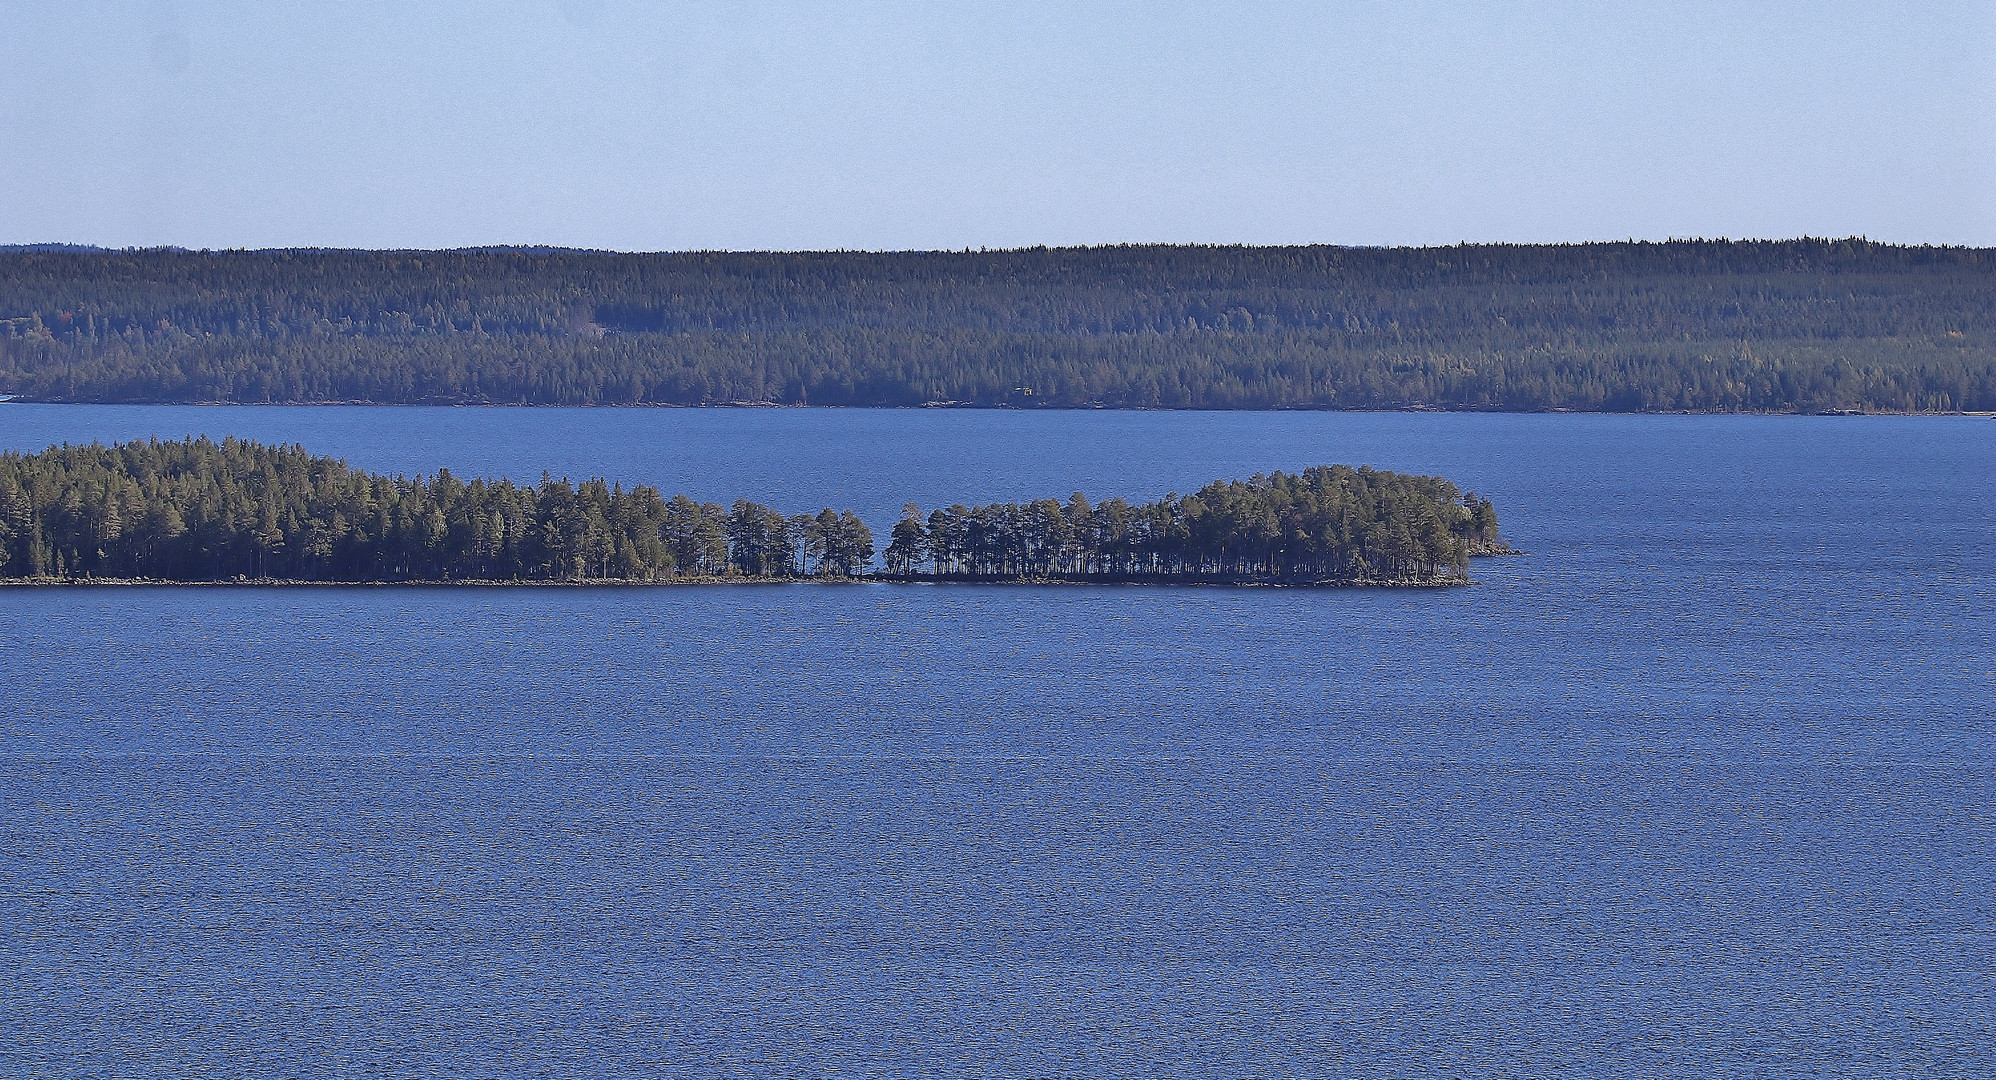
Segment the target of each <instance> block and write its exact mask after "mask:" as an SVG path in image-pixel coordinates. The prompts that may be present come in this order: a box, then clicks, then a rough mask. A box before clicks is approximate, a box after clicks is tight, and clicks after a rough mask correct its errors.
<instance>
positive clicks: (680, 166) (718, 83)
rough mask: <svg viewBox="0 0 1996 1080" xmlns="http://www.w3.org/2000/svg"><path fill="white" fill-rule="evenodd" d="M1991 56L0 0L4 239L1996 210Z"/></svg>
mask: <svg viewBox="0 0 1996 1080" xmlns="http://www.w3.org/2000/svg"><path fill="white" fill-rule="evenodd" d="M1992 56H1996V2H1992V0H1977V2H1966V3H1964V2H1945V0H1942V2H1935V3H1922V4H1904V3H1888V2H1879V3H1854V2H1839V0H1823V2H1817V3H1799V2H1797V3H1754V2H1743V0H1732V2H1726V3H1703V2H1698V3H1633V2H1625V3H1537V4H1510V3H1502V2H1489V0H1485V2H1463V3H1455V2H1433V3H1424V2H1415V0H1401V2H1395V3H1342V2H1324V3H1277V2H1251V0H1250V2H1235V3H1229V4H1188V3H1166V2H1142V0H1127V2H1100V3H1087V2H1068V3H1050V2H1042V0H1011V2H1007V3H991V4H983V3H936V2H929V3H889V2H874V0H847V2H843V3H797V2H780V0H772V2H768V3H763V4H732V3H718V2H716V3H644V4H639V3H623V2H620V0H566V2H540V3H516V4H499V3H475V4H474V3H463V4H453V3H421V2H401V3H371V2H341V3H302V2H296V0H265V2H259V3H200V2H193V0H179V2H172V0H159V2H150V3H97V2H90V0H78V2H64V3H55V2H51V0H31V2H22V0H0V243H9V242H13V243H18V242H29V241H69V242H78V243H96V244H107V245H116V246H124V245H154V244H179V245H184V246H188V247H264V246H289V245H333V246H358V247H446V246H461V245H471V244H498V243H520V244H561V245H574V246H585V247H605V248H620V249H627V250H652V249H673V248H829V247H853V248H935V247H963V246H965V245H970V246H977V245H989V246H994V247H995V246H1001V245H1003V246H1015V245H1025V244H1039V243H1045V244H1084V243H1107V242H1118V241H1199V242H1215V243H1231V242H1247V243H1258V244H1274V243H1308V242H1329V243H1346V244H1416V243H1453V242H1455V241H1459V240H1472V241H1477V240H1515V241H1557V240H1596V239H1619V238H1622V237H1628V236H1635V237H1647V238H1656V239H1662V238H1666V237H1671V236H1721V235H1724V236H1794V235H1801V234H1813V235H1849V234H1866V235H1870V236H1872V237H1874V238H1879V239H1887V240H1895V241H1909V242H1934V243H1970V244H1979V245H1996V60H1992V59H1991V58H1992Z"/></svg>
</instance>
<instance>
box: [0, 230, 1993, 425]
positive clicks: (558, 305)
mask: <svg viewBox="0 0 1996 1080" xmlns="http://www.w3.org/2000/svg"><path fill="white" fill-rule="evenodd" d="M9 394H11V395H15V396H17V397H18V398H20V399H23V400H30V401H48V402H240V403H265V402H375V403H433V404H444V403H451V404H467V403H469V404H480V403H483V404H536V405H635V404H670V405H716V404H782V405H852V406H860V405H864V406H918V405H955V406H1009V407H1061V408H1090V407H1096V408H1198V409H1393V408H1445V409H1505V410H1545V409H1571V410H1608V411H1679V410H1686V411H1693V412H1727V411H1769V412H1820V411H1852V410H1859V411H1904V412H1923V411H1950V410H1990V409H1996V251H1990V250H1985V249H1972V248H1948V247H1902V246H1894V245H1887V244H1876V243H1871V242H1868V241H1865V240H1860V239H1849V240H1817V239H1804V240H1788V241H1752V242H1746V241H1740V242H1732V241H1672V242H1669V243H1634V242H1631V243H1610V244H1576V245H1551V246H1528V245H1465V246H1458V247H1448V248H1347V247H1331V246H1315V247H1266V248H1263V247H1203V246H1168V245H1152V246H1115V247H1096V248H1066V249H1046V248H1034V249H1022V250H1007V251H989V252H985V251H975V252H973V251H963V252H898V253H868V252H793V253H782V252H775V253H768V252H765V253H754V252H748V253H727V252H687V253H663V254H620V253H614V252H591V251H572V250H559V249H478V250H456V251H338V250H275V251H215V252H208V251H182V250H173V249H160V250H128V251H104V250H94V249H67V248H14V249H5V250H0V395H9Z"/></svg>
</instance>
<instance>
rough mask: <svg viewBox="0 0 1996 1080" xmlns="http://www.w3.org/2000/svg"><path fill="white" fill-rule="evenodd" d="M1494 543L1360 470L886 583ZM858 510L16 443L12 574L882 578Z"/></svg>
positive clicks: (1289, 481)
mask: <svg viewBox="0 0 1996 1080" xmlns="http://www.w3.org/2000/svg"><path fill="white" fill-rule="evenodd" d="M1499 548H1500V543H1499V541H1498V536H1497V515H1496V511H1495V509H1494V508H1493V507H1492V505H1491V504H1490V502H1489V500H1487V499H1481V498H1478V497H1476V496H1474V495H1463V494H1461V493H1460V492H1458V491H1457V490H1456V488H1455V486H1454V485H1453V484H1450V483H1449V482H1448V481H1446V480H1442V479H1440V478H1437V477H1428V476H1404V475H1401V474H1397V473H1389V472H1376V471H1374V470H1371V469H1351V468H1346V467H1344V466H1333V467H1323V468H1313V469H1306V470H1304V471H1303V472H1302V473H1301V474H1300V475H1293V476H1292V475H1288V474H1284V473H1280V472H1277V473H1272V474H1270V475H1267V476H1256V477H1254V478H1252V479H1250V480H1246V481H1240V482H1222V483H1215V484H1211V485H1209V486H1207V487H1205V488H1203V489H1201V490H1200V491H1198V492H1197V493H1195V494H1193V495H1189V496H1185V497H1182V498H1181V497H1179V496H1177V495H1171V496H1167V497H1166V498H1164V499H1163V500H1160V501H1158V502H1154V503H1148V504H1144V505H1140V506H1133V505H1131V504H1129V503H1127V502H1125V501H1123V500H1121V499H1111V500H1109V501H1107V502H1104V503H1101V504H1100V505H1091V504H1090V503H1089V501H1088V499H1087V498H1086V497H1085V496H1083V495H1081V494H1080V493H1078V492H1077V493H1076V494H1075V495H1073V496H1072V497H1071V498H1070V499H1069V500H1068V502H1067V503H1066V504H1065V505H1062V504H1061V503H1059V502H1055V501H1053V500H1051V499H1048V500H1042V501H1040V502H1034V503H1030V504H1026V505H1024V506H1018V505H1012V504H994V505H989V506H979V507H976V508H974V509H973V508H969V507H964V506H952V507H949V508H948V509H944V510H937V511H935V512H934V513H932V514H929V515H928V516H927V517H923V516H922V515H921V513H920V511H919V509H918V508H916V507H914V506H913V505H912V504H911V505H910V506H909V507H908V508H907V510H906V512H905V514H904V517H903V520H902V521H901V522H900V524H898V525H896V526H895V527H894V531H893V543H892V544H890V545H889V547H888V550H887V552H886V560H887V573H886V574H885V575H882V576H885V577H889V578H893V579H900V580H909V579H916V578H929V579H938V580H965V579H968V580H986V581H989V580H1005V581H1052V580H1156V581H1222V582H1234V583H1245V582H1284V583H1308V584H1361V583H1369V584H1400V585H1408V584H1457V583H1461V582H1463V581H1466V580H1467V567H1468V558H1469V557H1470V556H1471V555H1474V554H1479V553H1488V552H1493V551H1496V550H1498V549H1499ZM873 558H874V541H873V533H872V531H871V530H870V529H869V528H868V527H867V525H866V523H865V522H863V521H862V520H860V518H859V517H858V516H857V515H855V514H854V513H853V512H851V511H849V510H848V511H843V512H840V511H834V510H832V509H830V508H827V509H824V510H821V511H819V512H817V513H815V514H798V515H795V516H785V515H784V514H782V513H779V512H777V511H775V510H772V509H770V508H769V507H766V506H762V505H760V504H758V503H754V502H750V501H749V500H747V499H738V500H736V501H735V503H734V504H733V506H732V507H730V508H723V507H722V506H721V505H719V504H717V503H700V502H695V501H694V500H692V499H689V498H687V497H686V496H684V495H679V496H674V497H673V498H671V499H666V498H664V497H662V496H661V495H660V494H659V492H658V491H657V490H656V489H653V488H649V487H643V486H638V487H632V488H629V489H625V488H623V487H622V486H621V485H611V484H607V483H605V482H604V481H602V480H600V479H597V480H589V481H586V482H584V483H582V484H580V485H574V484H570V483H569V482H568V481H566V480H555V479H552V478H550V477H543V478H542V480H541V482H540V483H539V484H537V485H531V486H527V485H516V484H513V483H511V482H509V481H504V480H501V481H498V482H488V481H485V480H471V481H469V482H467V481H464V480H460V479H458V478H457V477H455V476H452V475H451V474H450V473H449V472H447V471H446V472H439V473H437V474H436V475H435V476H430V477H417V478H415V479H405V478H402V477H387V476H378V475H372V474H368V473H364V472H359V471H356V470H353V469H350V468H348V467H347V466H346V465H345V464H344V463H343V462H340V461H337V460H335V459H332V458H325V457H315V456H313V455H311V454H309V453H307V452H306V451H305V450H304V449H302V448H300V447H296V446H289V447H283V446H278V447H273V446H263V445H260V444H257V443H252V442H242V441H238V440H235V439H229V440H226V441H224V442H221V443H215V442H212V441H209V440H207V439H190V440H187V441H184V442H157V441H147V442H131V443H121V444H119V445H116V446H102V445H97V444H92V445H89V446H62V447H54V448H51V449H49V450H46V451H43V452H41V453H38V454H22V453H18V452H14V453H6V454H0V578H14V579H40V580H58V581H76V580H88V579H91V578H112V579H150V580H166V581H229V580H282V581H328V582H333V581H345V582H397V581H542V582H550V581H621V582H656V581H666V580H672V579H685V578H692V579H698V580H730V579H732V580H769V579H782V578H802V577H825V578H841V579H850V578H857V577H861V576H864V575H866V574H867V572H868V570H869V569H870V567H871V564H872V562H873Z"/></svg>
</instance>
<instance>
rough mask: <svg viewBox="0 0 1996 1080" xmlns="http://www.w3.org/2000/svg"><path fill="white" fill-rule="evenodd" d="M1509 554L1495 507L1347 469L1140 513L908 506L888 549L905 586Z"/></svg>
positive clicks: (1261, 481) (1378, 572)
mask: <svg viewBox="0 0 1996 1080" xmlns="http://www.w3.org/2000/svg"><path fill="white" fill-rule="evenodd" d="M1501 549H1502V545H1501V543H1500V541H1499V539H1498V535H1497V513H1496V509H1495V507H1494V506H1492V505H1491V503H1490V500H1488V499H1484V498H1481V497H1479V496H1477V495H1475V494H1473V493H1472V494H1468V495H1464V494H1463V493H1461V492H1459V491H1458V490H1457V489H1456V487H1455V485H1454V484H1451V483H1449V482H1448V481H1447V480H1444V479H1442V478H1440V477H1435V476H1408V475H1405V474H1401V473H1392V472H1381V471H1375V470H1373V469H1368V468H1358V469H1354V468H1351V467H1349V466H1344V465H1332V466H1319V467H1316V468H1310V469H1305V470H1303V471H1302V472H1301V473H1298V474H1290V473H1283V472H1274V473H1269V474H1267V475H1258V476H1255V477H1252V478H1251V479H1248V480H1244V481H1232V480H1228V481H1217V482H1215V483H1212V484H1208V485H1207V486H1205V487H1203V488H1201V489H1199V490H1198V491H1197V492H1194V493H1193V494H1191V495H1186V496H1182V497H1181V496H1179V495H1177V494H1170V495H1166V496H1165V497H1164V498H1163V499H1161V500H1159V501H1157V502H1152V503H1144V504H1142V505H1131V504H1130V503H1128V502H1126V501H1124V500H1122V499H1110V500H1108V501H1105V502H1102V503H1100V504H1094V505H1091V504H1090V502H1089V500H1088V498H1087V496H1086V495H1084V494H1082V493H1081V492H1078V491H1077V492H1075V493H1074V494H1073V495H1072V496H1070V497H1069V498H1068V500H1067V503H1066V504H1065V505H1062V504H1061V503H1060V502H1059V501H1057V500H1054V499H1041V500H1038V501H1035V502H1031V503H1025V504H1018V503H992V504H989V505H985V506H977V507H966V506H961V505H958V506H951V507H948V508H945V509H938V510H933V511H931V512H930V513H929V514H927V515H926V516H924V515H923V514H922V512H921V508H920V507H919V506H916V505H914V504H912V503H911V504H909V505H908V506H907V507H905V508H904V509H903V512H902V518H901V520H900V522H899V523H897V524H896V525H895V526H894V530H893V533H892V541H891V543H889V544H888V547H887V550H886V552H885V557H886V563H887V572H888V574H889V575H892V576H904V577H922V576H927V577H932V578H942V579H949V578H1000V579H1012V578H1027V579H1055V580H1057V579H1094V578H1108V579H1159V580H1179V579H1188V578H1192V579H1204V578H1220V579H1230V580H1245V581H1272V582H1360V581H1377V582H1430V581H1441V580H1449V579H1462V578H1465V577H1466V576H1467V574H1468V569H1469V558H1470V556H1471V555H1477V554H1488V553H1493V552H1496V551H1498V550H1501Z"/></svg>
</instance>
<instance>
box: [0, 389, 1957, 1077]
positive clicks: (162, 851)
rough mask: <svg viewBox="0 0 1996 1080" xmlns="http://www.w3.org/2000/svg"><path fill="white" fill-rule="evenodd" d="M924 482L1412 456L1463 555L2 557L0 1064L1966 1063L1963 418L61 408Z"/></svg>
mask: <svg viewBox="0 0 1996 1080" xmlns="http://www.w3.org/2000/svg"><path fill="white" fill-rule="evenodd" d="M195 432H199V433H207V434H211V435H216V436H220V435H224V434H236V435H243V436H249V437H255V438H259V439H263V440H266V441H270V440H279V441H298V442H302V443H304V444H305V445H306V446H307V447H308V448H310V449H313V450H316V451H322V452H328V453H336V454H339V455H342V456H345V457H347V458H348V459H349V460H351V461H353V462H354V463H355V464H357V465H361V466H365V467H368V468H373V469H379V470H387V471H403V472H417V471H430V470H434V469H435V468H437V467H440V466H448V467H449V468H451V469H452V470H454V471H457V472H459V473H461V474H482V475H500V474H504V475H510V476H514V477H517V478H521V479H528V480H531V479H536V478H538V477H539V476H540V474H541V472H542V471H543V470H549V471H552V472H554V473H555V474H556V475H564V474H566V475H570V476H574V477H578V478H580V477H582V476H586V475H593V474H604V475H608V476H611V477H613V478H616V479H619V480H622V481H625V482H647V483H654V484H657V485H659V486H661V487H664V488H665V489H667V490H668V491H676V490H685V491H687V492H689V493H691V494H695V495H698V496H700V497H703V498H716V499H718V498H722V497H731V496H734V495H747V496H750V497H753V498H758V499H761V500H763V501H768V502H772V503H775V504H777V505H779V506H781V507H782V508H784V509H786V510H793V511H794V510H801V509H809V508H815V507H817V506H821V505H824V504H825V503H831V504H833V505H837V506H850V507H853V508H856V509H859V510H860V511H861V512H862V513H864V514H866V515H867V516H868V517H869V519H870V520H871V521H872V522H873V523H874V525H875V527H876V530H884V527H885V526H886V525H887V524H889V523H891V521H892V520H893V518H894V516H895V514H896V512H897V511H898V508H899V506H900V505H901V503H903V502H904V501H907V500H910V499H914V500H917V501H921V502H923V503H924V504H927V505H934V504H935V503H936V502H938V501H957V500H962V501H973V500H983V499H992V498H1007V499H1011V498H1019V497H1036V496H1043V495H1052V496H1056V497H1064V496H1065V495H1066V494H1067V493H1068V492H1070V491H1073V490H1075V489H1076V488H1080V489H1083V490H1086V491H1087V492H1089V494H1091V495H1094V496H1097V497H1100V496H1106V495H1112V494H1120V495H1125V496H1130V497H1139V496H1141V497H1145V498H1149V497H1154V496H1156V495H1159V494H1162V493H1163V492H1165V491H1166V490H1178V491H1186V490H1190V489H1191V488H1193V487H1196V486H1198V485H1199V484H1201V483H1204V482H1205V481H1207V480H1210V479H1214V478H1218V477H1222V476H1235V475H1246V474H1249V473H1252V472H1255V471H1259V470H1266V469H1270V468H1289V469H1293V468H1297V467H1301V466H1304V465H1309V464H1318V463H1328V462H1348V463H1353V464H1372V465H1376V466H1380V467H1386V468H1395V469H1411V470H1418V471H1422V472H1439V473H1442V474H1445V475H1448V476H1450V477H1452V478H1455V479H1456V480H1458V481H1459V482H1460V483H1462V484H1463V485H1464V486H1466V487H1470V488H1474V489H1475V490H1478V491H1480V492H1484V493H1486V494H1489V495H1490V496H1491V497H1493V498H1494V499H1495V500H1496V501H1497V505H1498V508H1499V511H1500V513H1501V514H1502V515H1503V520H1504V523H1505V529H1506V532H1507V534H1508V536H1509V537H1510V538H1511V539H1512V541H1513V542H1514V543H1516V544H1517V545H1518V546H1520V547H1523V548H1525V549H1528V550H1529V551H1530V552H1531V555H1530V556H1528V557H1525V558H1520V559H1509V560H1486V561H1482V562H1479V563H1478V564H1477V566H1476V569H1475V575H1476V577H1477V578H1478V580H1479V582H1480V584H1478V585H1476V586H1474V587H1471V588H1467V589H1457V590H1423V591H1408V592H1392V591H1365V590H1343V591H1306V590H1288V589H1249V590H1224V589H1200V588H1161V587H1149V588H1142V587H1132V588H1084V587H1063V588H1046V589H1031V588H986V587H969V586H957V587H922V586H908V587H892V586H811V585H800V586H788V587H742V588H708V589H692V588H680V589H538V590H537V589H438V590H415V589H388V588H383V589H370V588H345V589H293V590H256V589H235V588H188V589H169V588H146V589H136V588H120V589H93V590H85V589H73V590H51V589H0V660H4V665H5V668H6V671H5V677H4V683H0V694H4V699H0V700H4V711H0V716H4V724H0V1074H25V1075H50V1076H57V1075H60V1076H81V1075H97V1076H154V1075H175V1076H185V1075H215V1076H234V1075H263V1074H281V1075H301V1076H339V1075H359V1076H364V1075H396V1076H400V1075H418V1076H421V1075H460V1076H461V1075H493V1076H584V1075H606V1076H657V1075H691V1076H744V1075H758V1076H759V1075H779V1076H787V1075H796V1076H821V1075H833V1074H837V1075H844V1076H869V1075H884V1076H931V1075H980V1076H982V1075H1011V1076H1067V1075H1073V1076H1103V1075H1145V1076H1149V1075H1170V1076H1214V1077H1237V1076H1261V1075H1268V1076H1276V1075H1298V1076H1302V1075H1310V1076H1400V1075H1422V1074H1431V1075H1447V1076H1456V1075H1462V1076H1470V1075H1491V1076H1518V1077H1537V1076H1616V1075H1631V1076H1680V1075H1755V1076H1797V1077H1800V1076H1934V1075H1944V1076H1945V1075H1987V1074H1989V1073H1990V1072H1991V1071H1992V1069H1996V1050H1992V1044H1996V1002H1992V992H1993V991H1996V987H1992V981H1996V977H1992V972H1996V939H1992V932H1993V931H1996V921H1993V917H1996V899H1992V894H1996V866H1992V856H1991V852H1992V843H1993V842H1996V824H1992V820H1991V814H1992V811H1991V809H1990V804H1991V803H1992V802H1996V772H1992V766H1996V747H1992V744H1991V739H1990V732H1991V728H1992V714H1993V713H1996V707H1992V705H1991V701H1992V698H1996V632H1992V631H1996V612H1992V604H1991V598H1992V572H1996V530H1992V521H1996V495H1992V492H1991V480H1992V478H1996V442H1992V440H1996V424H1992V423H1991V422H1990V421H1988V420H1986V419H1982V420H1977V419H1969V418H1961V419H1895V418H1821V419H1816V418H1798V419H1776V418H1719V417H1706V418H1697V417H1600V416H1467V415H1447V416H1426V415H1349V414H1345V415H1340V414H1192V413H1153V414H1139V413H1060V414H1044V413H995V412H921V411H885V412H867V411H831V410H809V411H807V410H768V411H754V410H726V411H718V410H717V411H703V410H491V409H434V410H432V409H361V408H312V409H280V408H262V409H231V408H202V409H174V408H98V407H80V406H77V407H42V406H22V405H0V448H17V449H39V448H41V447H43V446H46V445H48V444H50V443H55V442H62V441H88V440H90V439H93V438H97V439H105V440H111V439H123V438H131V437H139V436H146V435H157V436H161V437H178V436H182V435H185V434H188V433H195Z"/></svg>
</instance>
